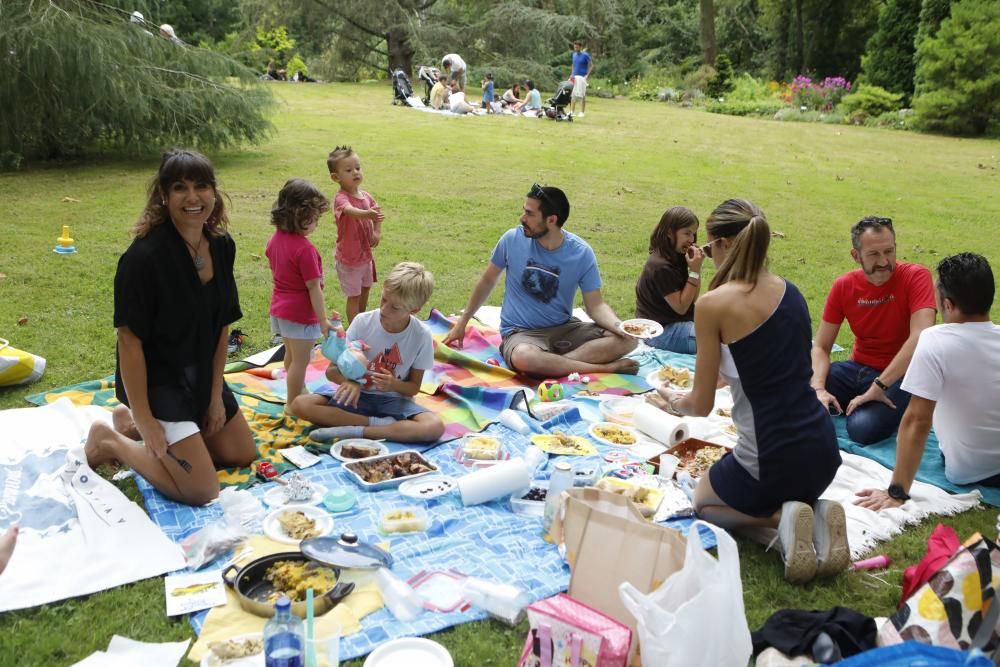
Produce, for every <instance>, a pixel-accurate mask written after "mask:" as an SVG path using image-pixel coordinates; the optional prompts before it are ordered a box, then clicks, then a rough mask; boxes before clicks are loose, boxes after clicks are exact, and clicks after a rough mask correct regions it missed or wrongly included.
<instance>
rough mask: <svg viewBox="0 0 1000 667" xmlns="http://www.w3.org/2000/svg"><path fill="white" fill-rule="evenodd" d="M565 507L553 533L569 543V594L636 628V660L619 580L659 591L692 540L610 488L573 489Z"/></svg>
mask: <svg viewBox="0 0 1000 667" xmlns="http://www.w3.org/2000/svg"><path fill="white" fill-rule="evenodd" d="M562 509H563V511H562V512H558V513H557V515H556V518H555V520H554V521H553V524H552V529H551V535H552V537H553V539H554V541H556V542H557V543H562V544H564V545H565V547H566V560H567V562H568V563H569V567H570V572H571V574H570V580H569V594H570V596H572V597H574V598H576V599H577V600H579V601H581V602H583V603H584V604H588V605H590V606H591V607H594V608H595V609H597V610H599V611H602V612H604V613H605V614H607V615H609V616H611V617H613V618H615V619H617V620H619V621H621V622H622V623H624V624H625V625H627V626H629V627H630V628H632V648H631V655H632V657H633V664H635V658H636V638H637V637H638V633H637V632H636V624H635V618H633V617H632V614H630V613H629V612H628V610H626V609H625V605H624V604H622V602H621V598H619V597H618V585H619V584H621V583H622V582H623V581H628V582H630V583H631V584H632V585H633V586H635V587H636V588H637V589H639V590H640V591H642V592H643V593H649V592H650V591H653V590H655V589H656V588H658V587H659V586H660V584H662V583H663V582H664V581H665V580H666V578H667V577H669V576H670V575H671V574H673V573H674V572H676V571H677V570H679V569H681V567H682V566H683V565H684V552H685V549H686V547H687V540H686V539H685V538H684V536H683V535H681V534H680V533H678V532H677V531H676V530H671V529H670V528H665V527H663V526H659V525H657V524H655V523H651V522H650V521H647V520H646V519H644V518H643V517H642V514H640V513H639V510H638V509H636V508H635V506H634V505H633V504H632V501H630V500H629V499H627V498H625V497H623V496H620V495H618V494H616V493H610V492H608V491H600V490H598V489H594V488H576V489H571V490H569V491H567V492H565V493H564V495H563V504H562Z"/></svg>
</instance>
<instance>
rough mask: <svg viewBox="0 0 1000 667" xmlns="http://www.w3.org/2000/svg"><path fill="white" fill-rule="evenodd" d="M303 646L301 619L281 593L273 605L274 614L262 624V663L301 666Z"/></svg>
mask: <svg viewBox="0 0 1000 667" xmlns="http://www.w3.org/2000/svg"><path fill="white" fill-rule="evenodd" d="M304 648H305V631H304V630H303V627H302V620H301V619H300V618H299V617H298V616H295V615H294V614H292V603H291V602H290V601H289V599H288V598H287V597H285V596H284V595H282V596H281V597H280V598H278V601H277V602H276V603H275V605H274V616H272V617H271V619H270V620H268V622H267V625H265V626H264V665H265V666H266V667H303V665H304V664H305V661H304V660H303V654H304Z"/></svg>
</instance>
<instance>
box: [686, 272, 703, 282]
mask: <svg viewBox="0 0 1000 667" xmlns="http://www.w3.org/2000/svg"><path fill="white" fill-rule="evenodd" d="M688 278H694V279H695V280H701V274H700V273H698V272H697V271H688Z"/></svg>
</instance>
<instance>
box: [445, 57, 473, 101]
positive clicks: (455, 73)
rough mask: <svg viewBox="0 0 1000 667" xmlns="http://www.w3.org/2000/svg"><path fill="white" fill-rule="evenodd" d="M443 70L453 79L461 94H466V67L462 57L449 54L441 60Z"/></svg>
mask: <svg viewBox="0 0 1000 667" xmlns="http://www.w3.org/2000/svg"><path fill="white" fill-rule="evenodd" d="M441 68H442V69H444V73H445V74H447V75H448V78H449V79H451V82H452V84H453V85H454V86H455V89H456V90H458V91H459V92H462V93H464V92H465V81H466V78H467V77H466V65H465V61H464V60H462V57H461V56H459V55H458V54H457V53H449V54H448V55H446V56H445V57H444V58H442V59H441Z"/></svg>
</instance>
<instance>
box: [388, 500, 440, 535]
mask: <svg viewBox="0 0 1000 667" xmlns="http://www.w3.org/2000/svg"><path fill="white" fill-rule="evenodd" d="M427 525H428V521H427V510H425V509H424V508H422V507H415V506H412V505H411V506H409V507H396V508H393V509H391V510H387V511H385V512H382V516H381V518H379V530H381V531H382V532H383V533H385V534H387V535H394V534H396V535H398V534H405V533H419V532H422V531H425V530H427Z"/></svg>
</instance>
